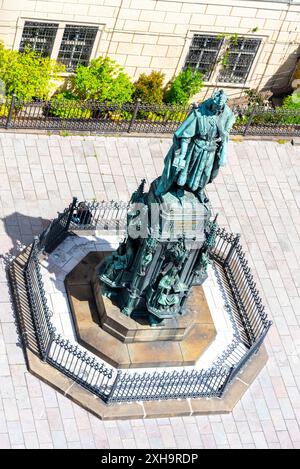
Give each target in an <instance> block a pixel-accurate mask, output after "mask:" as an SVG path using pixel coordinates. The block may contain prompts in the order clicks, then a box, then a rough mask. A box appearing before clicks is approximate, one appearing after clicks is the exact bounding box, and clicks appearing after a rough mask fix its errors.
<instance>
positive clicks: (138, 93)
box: [133, 70, 165, 104]
mask: <svg viewBox="0 0 300 469" xmlns="http://www.w3.org/2000/svg"><path fill="white" fill-rule="evenodd" d="M164 78H165V75H164V74H163V73H161V72H156V71H155V70H153V72H151V73H150V74H149V75H146V74H145V73H142V74H141V75H140V76H139V78H138V80H137V81H136V82H135V84H134V86H135V91H134V95H133V97H134V99H135V100H136V99H140V100H141V101H142V103H146V104H161V103H162V102H163V97H164V89H163V84H164Z"/></svg>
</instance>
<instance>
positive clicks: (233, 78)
mask: <svg viewBox="0 0 300 469" xmlns="http://www.w3.org/2000/svg"><path fill="white" fill-rule="evenodd" d="M260 43H261V39H256V38H255V39H252V38H247V37H238V38H237V40H236V41H235V43H234V44H230V48H229V55H228V60H227V63H226V66H225V67H224V68H223V69H222V70H221V71H220V74H219V81H222V82H225V83H245V81H246V80H247V78H248V75H249V72H250V69H251V66H252V64H253V61H254V59H255V56H256V53H257V51H258V48H259V46H260Z"/></svg>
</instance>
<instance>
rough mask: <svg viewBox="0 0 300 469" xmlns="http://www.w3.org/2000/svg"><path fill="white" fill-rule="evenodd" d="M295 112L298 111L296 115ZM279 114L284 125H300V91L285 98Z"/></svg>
mask: <svg viewBox="0 0 300 469" xmlns="http://www.w3.org/2000/svg"><path fill="white" fill-rule="evenodd" d="M293 110H295V111H296V112H295V114H294V115H293V112H292V111H293ZM279 113H280V118H281V122H282V123H283V124H296V125H300V91H298V92H295V93H293V94H291V95H289V96H286V97H285V98H284V100H283V103H282V106H281V107H280V108H279Z"/></svg>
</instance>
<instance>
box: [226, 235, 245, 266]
mask: <svg viewBox="0 0 300 469" xmlns="http://www.w3.org/2000/svg"><path fill="white" fill-rule="evenodd" d="M240 237H241V235H240V234H237V235H236V237H235V238H234V240H233V242H232V245H231V248H230V249H229V252H228V254H227V256H226V258H225V260H224V265H228V262H229V261H230V259H231V258H232V256H233V253H234V251H235V249H236V247H237V245H238V244H239V241H240Z"/></svg>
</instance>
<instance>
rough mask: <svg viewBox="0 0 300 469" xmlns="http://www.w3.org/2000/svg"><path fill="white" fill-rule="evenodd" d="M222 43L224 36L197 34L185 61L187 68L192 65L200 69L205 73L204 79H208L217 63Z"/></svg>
mask: <svg viewBox="0 0 300 469" xmlns="http://www.w3.org/2000/svg"><path fill="white" fill-rule="evenodd" d="M222 43H223V38H218V37H217V36H204V35H202V34H195V35H194V37H193V41H192V44H191V46H190V50H189V53H188V56H187V58H186V61H185V68H186V67H188V66H190V67H192V68H193V69H196V70H198V71H199V72H201V73H203V78H204V80H206V81H208V80H209V79H210V77H211V75H212V72H213V69H214V67H215V65H216V62H217V57H218V54H219V51H220V48H221V45H222Z"/></svg>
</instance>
